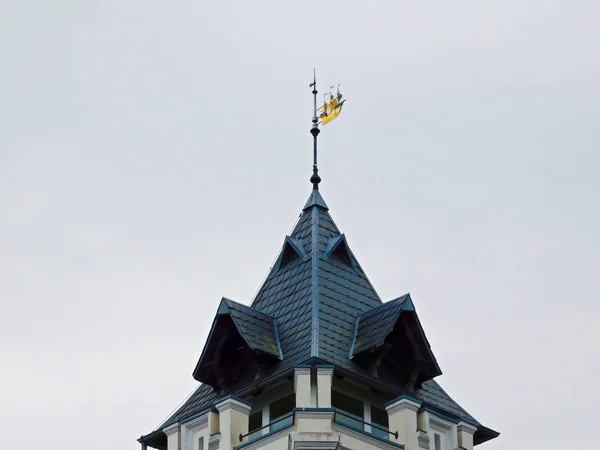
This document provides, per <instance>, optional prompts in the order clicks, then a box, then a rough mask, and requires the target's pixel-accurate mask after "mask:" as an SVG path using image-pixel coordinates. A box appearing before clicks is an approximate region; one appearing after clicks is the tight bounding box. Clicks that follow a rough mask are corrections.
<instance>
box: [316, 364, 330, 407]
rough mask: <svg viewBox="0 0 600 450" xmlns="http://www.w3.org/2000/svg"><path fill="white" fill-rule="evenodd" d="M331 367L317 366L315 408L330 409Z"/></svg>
mask: <svg viewBox="0 0 600 450" xmlns="http://www.w3.org/2000/svg"><path fill="white" fill-rule="evenodd" d="M332 383H333V366H317V408H331V385H332Z"/></svg>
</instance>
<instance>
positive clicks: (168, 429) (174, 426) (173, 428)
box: [163, 423, 179, 436]
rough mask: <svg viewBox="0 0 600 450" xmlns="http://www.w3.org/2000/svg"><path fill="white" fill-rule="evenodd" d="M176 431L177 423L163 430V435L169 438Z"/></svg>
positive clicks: (177, 429)
mask: <svg viewBox="0 0 600 450" xmlns="http://www.w3.org/2000/svg"><path fill="white" fill-rule="evenodd" d="M178 431H179V424H178V423H174V424H173V425H169V426H168V427H165V428H163V433H165V434H166V435H167V436H171V435H172V434H174V433H177V432H178Z"/></svg>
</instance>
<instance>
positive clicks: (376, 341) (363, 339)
mask: <svg viewBox="0 0 600 450" xmlns="http://www.w3.org/2000/svg"><path fill="white" fill-rule="evenodd" d="M409 298H410V296H409V295H408V294H406V295H403V296H402V297H400V298H397V299H396V300H392V301H390V302H387V303H384V304H383V305H381V306H379V307H376V308H372V309H370V310H369V311H367V312H365V313H363V314H361V315H360V316H358V319H357V327H356V332H355V336H354V347H353V348H352V352H351V354H350V357H352V356H354V355H356V354H358V353H360V352H363V351H365V350H369V349H371V348H375V347H378V346H380V345H382V344H383V342H384V340H385V338H386V337H387V335H388V334H390V333H391V332H392V330H393V329H394V325H395V324H396V321H397V320H398V316H400V312H401V311H402V306H403V305H404V302H405V301H406V300H408V299H409Z"/></svg>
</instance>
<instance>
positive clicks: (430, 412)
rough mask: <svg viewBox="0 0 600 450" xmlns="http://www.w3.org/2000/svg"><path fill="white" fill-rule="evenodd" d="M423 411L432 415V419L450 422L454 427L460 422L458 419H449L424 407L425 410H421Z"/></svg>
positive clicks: (447, 416) (445, 415)
mask: <svg viewBox="0 0 600 450" xmlns="http://www.w3.org/2000/svg"><path fill="white" fill-rule="evenodd" d="M423 410H424V411H425V412H428V413H429V414H430V415H432V416H434V417H436V418H438V419H440V420H445V421H446V422H450V423H452V424H454V425H456V424H457V423H458V422H460V420H459V419H456V418H454V417H451V416H449V415H447V414H442V413H439V412H437V411H434V410H433V409H431V408H428V407H425V408H423Z"/></svg>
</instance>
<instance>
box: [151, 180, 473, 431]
mask: <svg viewBox="0 0 600 450" xmlns="http://www.w3.org/2000/svg"><path fill="white" fill-rule="evenodd" d="M289 238H292V239H293V245H292V247H295V248H298V247H299V246H301V250H302V251H303V252H304V254H302V251H300V252H299V253H298V251H297V253H298V255H297V257H292V258H288V259H287V260H286V261H283V259H282V256H283V253H284V251H285V250H286V245H290V244H289V243H288V241H287V240H286V243H285V244H284V248H283V249H282V252H281V254H280V257H279V259H278V261H277V262H276V264H275V265H274V266H273V268H272V269H271V271H270V272H269V274H268V275H267V277H266V279H265V281H264V283H263V285H262V286H261V288H260V289H259V291H258V293H257V295H256V297H255V298H254V301H253V302H252V305H251V307H246V306H243V305H240V304H237V303H235V302H231V304H230V303H229V302H228V306H229V307H230V309H231V314H232V318H233V319H234V321H235V322H236V325H239V327H240V328H242V329H244V330H245V338H247V339H248V342H249V343H252V345H254V346H256V348H260V349H261V350H264V349H266V348H269V346H270V345H271V341H270V340H269V339H267V342H264V341H263V340H262V339H261V338H260V337H259V336H258V334H260V332H261V330H263V329H264V330H266V329H268V330H269V331H268V332H269V333H270V332H271V329H270V328H269V327H270V325H268V324H269V323H270V322H269V320H270V319H274V323H275V321H276V326H277V329H278V332H279V345H280V350H281V352H282V354H283V360H281V361H280V362H278V363H276V364H275V365H274V366H273V367H272V369H271V371H270V372H269V373H268V374H266V376H270V375H272V374H275V373H279V372H283V371H285V370H286V369H290V368H292V367H293V366H294V365H297V364H302V363H305V362H307V361H309V360H311V358H313V359H318V360H319V361H324V362H327V363H328V364H333V365H335V366H337V367H339V368H340V369H343V370H346V371H349V372H352V373H355V374H358V375H360V376H362V377H363V378H366V379H371V380H372V381H373V382H375V383H385V384H386V385H387V386H388V387H389V388H391V389H394V390H396V391H397V392H399V393H401V392H402V390H403V386H400V385H397V384H395V382H394V380H383V379H380V378H376V377H374V376H373V375H372V374H370V373H369V372H368V371H367V370H366V369H364V368H362V367H361V366H359V365H358V364H357V363H355V362H354V361H353V360H352V359H350V358H349V355H350V349H351V346H352V342H353V341H354V336H355V331H358V339H357V340H356V344H355V349H354V352H355V353H356V352H360V351H361V349H365V348H367V347H370V346H372V345H375V344H377V343H379V342H381V341H382V339H384V338H385V336H386V335H387V334H388V333H389V331H390V330H391V329H390V327H393V326H394V323H395V320H396V319H397V318H398V314H399V313H400V310H401V309H402V306H403V304H404V301H405V300H406V298H407V296H405V297H401V298H399V299H396V300H394V301H391V302H388V303H385V304H383V303H382V301H381V299H380V298H379V296H378V295H377V292H376V291H375V289H374V288H373V286H372V285H371V283H370V281H369V280H368V278H367V276H366V275H365V273H364V271H363V270H362V268H361V267H360V265H359V264H358V261H357V260H356V258H355V257H354V255H353V254H352V252H351V251H350V249H349V247H348V246H347V242H346V240H345V237H344V236H343V235H342V234H341V233H340V231H339V229H338V227H337V226H336V224H335V222H334V221H333V219H332V218H331V216H330V215H329V211H328V207H327V205H326V203H325V201H324V200H323V198H322V196H321V195H320V193H319V192H318V191H313V192H312V194H311V197H310V198H309V200H308V201H307V203H306V205H305V207H304V210H303V212H302V215H301V216H300V218H299V220H298V222H297V224H296V226H295V227H294V229H293V231H292V233H291V234H290V236H289ZM336 240H339V241H340V242H337V241H336ZM342 241H343V242H342ZM333 244H339V245H345V246H346V253H345V255H346V256H347V259H346V260H344V258H343V257H341V256H344V255H341V256H340V255H339V254H336V252H335V251H334V252H333V254H332V252H331V250H332V245H333ZM411 304H412V301H411ZM361 314H362V316H361V320H360V321H359V327H358V329H357V327H356V321H357V318H358V316H359V315H361ZM254 320H256V323H254V324H252V322H253V321H254ZM374 323H376V324H378V325H379V327H377V326H373V324H374ZM245 387H247V386H239V387H238V388H239V389H237V391H239V390H241V389H244V388H245ZM413 395H415V396H416V397H418V398H419V399H420V400H422V401H423V402H424V404H425V405H426V406H430V407H432V408H434V409H438V410H440V411H441V412H443V413H446V414H448V415H450V416H455V417H457V418H461V419H466V420H468V421H470V422H472V423H473V424H479V422H477V421H476V420H475V419H474V418H473V417H472V416H471V415H470V414H468V413H467V412H466V411H465V410H464V409H463V408H462V407H460V406H459V405H458V404H457V403H456V402H455V401H454V400H452V399H451V398H450V397H449V396H448V394H447V393H446V392H445V391H444V390H443V389H442V388H441V387H440V386H439V385H438V384H437V383H436V382H435V381H434V380H430V381H427V382H425V383H423V385H422V387H421V389H419V390H417V392H416V394H413ZM217 396H218V394H216V393H214V392H213V389H212V387H210V386H205V385H200V386H199V387H198V389H197V390H196V391H195V392H194V394H193V395H192V396H191V397H190V398H189V399H188V400H187V401H186V402H185V404H184V405H182V406H181V407H180V408H179V409H178V410H177V411H176V412H175V413H174V414H173V415H172V416H171V417H170V418H169V419H168V420H167V421H166V422H165V423H164V424H163V425H162V427H164V426H166V425H168V424H170V423H174V422H176V421H181V420H182V419H185V418H186V417H189V416H191V415H193V414H197V413H198V412H199V411H202V410H204V409H206V408H209V407H211V406H212V405H213V404H214V402H215V401H216V400H217Z"/></svg>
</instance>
